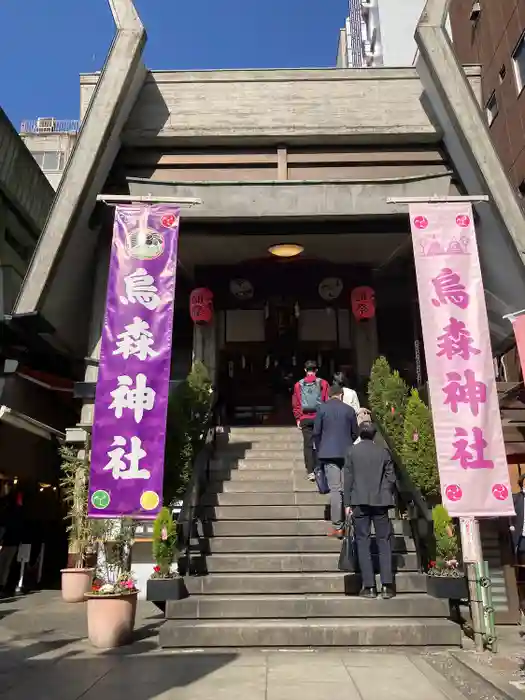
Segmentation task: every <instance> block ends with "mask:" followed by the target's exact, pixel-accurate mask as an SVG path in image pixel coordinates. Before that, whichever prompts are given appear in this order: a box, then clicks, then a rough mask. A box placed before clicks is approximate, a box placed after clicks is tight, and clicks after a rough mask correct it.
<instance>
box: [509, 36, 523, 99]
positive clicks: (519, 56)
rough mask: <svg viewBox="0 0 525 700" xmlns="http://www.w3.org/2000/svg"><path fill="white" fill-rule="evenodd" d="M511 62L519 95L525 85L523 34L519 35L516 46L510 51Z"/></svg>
mask: <svg viewBox="0 0 525 700" xmlns="http://www.w3.org/2000/svg"><path fill="white" fill-rule="evenodd" d="M512 63H513V65H514V77H515V78H516V87H517V88H518V95H519V93H520V92H521V91H522V90H523V88H524V87H525V34H522V35H521V39H520V40H519V41H518V43H517V44H516V48H515V49H514V51H513V53H512Z"/></svg>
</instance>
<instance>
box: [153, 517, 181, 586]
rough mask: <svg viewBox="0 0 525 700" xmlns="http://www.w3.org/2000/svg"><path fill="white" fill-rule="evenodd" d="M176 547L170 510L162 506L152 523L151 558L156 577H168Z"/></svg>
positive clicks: (174, 530) (174, 525)
mask: <svg viewBox="0 0 525 700" xmlns="http://www.w3.org/2000/svg"><path fill="white" fill-rule="evenodd" d="M176 547H177V526H176V523H175V521H174V520H173V516H172V514H171V510H170V509H169V508H162V509H161V511H160V513H159V514H158V515H157V517H156V519H155V523H154V524H153V559H154V560H155V564H156V566H155V576H156V578H168V577H169V575H170V572H171V565H172V563H173V559H174V557H175V552H176Z"/></svg>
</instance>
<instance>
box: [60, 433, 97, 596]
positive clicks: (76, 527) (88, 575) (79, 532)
mask: <svg viewBox="0 0 525 700" xmlns="http://www.w3.org/2000/svg"><path fill="white" fill-rule="evenodd" d="M60 456H61V458H62V464H61V471H62V477H61V479H60V488H61V492H62V497H63V501H64V503H65V504H66V507H67V513H66V516H65V519H66V520H67V523H68V524H67V532H68V537H69V545H68V568H66V569H62V570H61V574H62V586H61V588H62V599H63V600H64V601H65V602H66V603H81V602H83V601H84V594H85V593H87V592H88V591H89V590H90V589H91V583H92V581H93V574H94V572H95V569H94V567H93V566H90V565H89V564H90V562H89V559H90V558H93V556H94V543H93V537H92V533H91V527H90V522H89V520H88V516H87V505H88V476H89V463H88V446H87V445H86V446H85V449H84V456H83V458H80V457H79V456H78V453H77V452H76V451H74V450H72V449H71V448H70V447H68V446H66V445H62V446H61V447H60Z"/></svg>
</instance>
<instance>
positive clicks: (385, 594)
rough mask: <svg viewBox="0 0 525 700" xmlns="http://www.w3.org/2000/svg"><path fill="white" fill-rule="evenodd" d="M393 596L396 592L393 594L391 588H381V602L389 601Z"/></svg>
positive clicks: (392, 588) (393, 591)
mask: <svg viewBox="0 0 525 700" xmlns="http://www.w3.org/2000/svg"><path fill="white" fill-rule="evenodd" d="M395 595H396V592H395V590H394V587H393V586H382V587H381V598H383V600H390V598H394V597H395Z"/></svg>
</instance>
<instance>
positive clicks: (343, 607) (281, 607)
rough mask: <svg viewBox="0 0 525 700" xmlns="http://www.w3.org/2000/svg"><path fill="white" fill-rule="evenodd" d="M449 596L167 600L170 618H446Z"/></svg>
mask: <svg viewBox="0 0 525 700" xmlns="http://www.w3.org/2000/svg"><path fill="white" fill-rule="evenodd" d="M448 615H449V604H448V601H447V600H440V599H438V598H432V597H431V596H429V595H427V594H425V593H421V594H417V593H416V594H413V593H412V594H405V595H398V596H396V597H395V598H392V599H391V600H382V599H381V598H377V599H376V600H365V599H364V598H360V597H359V596H344V595H333V596H326V595H321V596H320V595H287V596H275V595H260V596H252V595H237V596H191V597H190V598H186V599H184V600H177V601H174V600H173V601H168V603H167V606H166V618H167V619H180V620H182V619H187V620H189V619H191V620H206V619H208V620H209V619H215V620H221V619H222V620H224V619H232V620H233V619H236V620H240V619H263V618H278V619H283V618H316V617H324V618H329V617H340V618H350V617H352V618H363V617H368V618H377V617H399V618H405V617H427V618H435V617H441V618H446V617H448Z"/></svg>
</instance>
